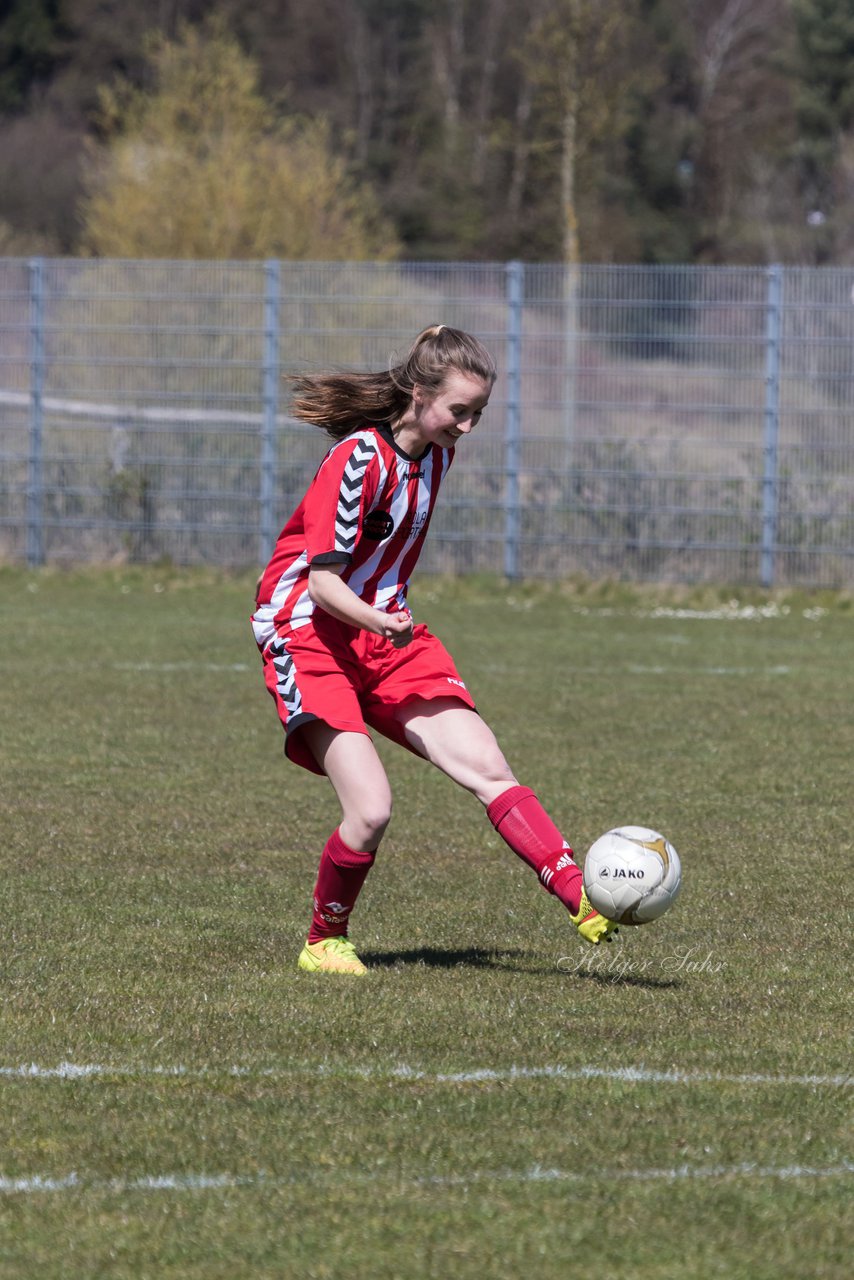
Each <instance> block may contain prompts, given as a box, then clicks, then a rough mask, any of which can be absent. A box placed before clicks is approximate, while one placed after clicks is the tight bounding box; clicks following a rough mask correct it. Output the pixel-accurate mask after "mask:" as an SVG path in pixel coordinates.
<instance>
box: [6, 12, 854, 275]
mask: <svg viewBox="0 0 854 1280" xmlns="http://www.w3.org/2000/svg"><path fill="white" fill-rule="evenodd" d="M852 201H854V0H527V3H525V4H524V5H522V4H517V3H515V2H514V0H253V3H252V4H250V5H247V4H245V0H219V3H218V4H216V5H212V4H210V3H209V2H208V0H0V254H4V255H7V256H9V255H12V256H16V255H21V254H29V253H44V254H50V255H80V254H92V255H99V256H128V257H136V256H142V257H166V258H171V257H176V258H193V257H197V258H253V259H257V258H263V257H267V256H272V257H282V258H292V259H303V260H305V259H339V260H343V259H348V260H360V259H372V260H376V259H393V258H395V257H401V258H405V259H413V260H414V259H439V260H449V261H456V260H460V261H465V260H473V261H478V260H480V261H496V260H504V259H508V258H520V259H523V260H526V261H561V260H564V261H570V262H572V261H585V262H606V263H607V262H642V263H669V262H703V263H722V262H727V263H760V262H768V261H780V262H788V263H802V264H809V265H823V264H837V263H842V262H845V261H847V260H850V255H851V253H852V250H854V218H852V217H851V216H850V211H851V206H852Z"/></svg>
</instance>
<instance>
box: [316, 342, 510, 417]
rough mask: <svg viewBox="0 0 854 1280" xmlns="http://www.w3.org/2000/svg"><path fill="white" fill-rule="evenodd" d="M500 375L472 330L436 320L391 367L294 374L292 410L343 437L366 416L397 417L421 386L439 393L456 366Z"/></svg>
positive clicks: (478, 373)
mask: <svg viewBox="0 0 854 1280" xmlns="http://www.w3.org/2000/svg"><path fill="white" fill-rule="evenodd" d="M453 369H456V370H458V371H459V372H460V373H468V374H471V375H472V376H474V377H476V378H483V380H484V381H485V382H488V383H489V384H490V386H491V385H492V383H493V382H494V381H495V374H496V369H495V361H494V360H493V358H492V356H491V355H490V354H489V352H488V351H487V350H486V348H485V347H484V346H483V345H482V343H480V342H479V341H478V339H477V338H475V337H473V336H472V335H471V334H470V333H465V332H464V331H463V330H462V329H451V328H449V327H448V326H447V325H444V324H433V325H430V327H429V328H427V329H424V330H423V331H422V332H421V333H419V335H418V337H417V338H416V339H415V341H414V342H413V344H412V346H411V347H410V349H409V352H408V354H407V355H406V356H405V357H404V359H403V360H401V361H400V363H398V364H393V365H392V366H391V368H389V370H388V371H387V372H386V373H321V374H302V375H299V376H297V377H294V378H292V379H291V385H292V387H293V403H292V407H291V411H292V413H293V414H294V416H295V417H297V418H301V419H302V421H303V422H310V423H312V424H313V425H314V426H316V427H320V428H321V429H322V430H323V431H325V432H326V434H327V435H330V436H332V438H333V439H334V440H343V438H344V437H345V436H348V435H350V433H351V432H352V431H358V430H359V428H360V427H362V426H364V424H365V423H366V422H394V421H395V420H396V419H397V418H399V417H400V416H401V414H402V413H403V412H404V411H405V410H406V409H407V408H408V406H409V403H410V401H411V399H412V392H413V389H414V388H415V387H416V386H420V387H423V388H424V390H425V391H427V392H428V393H432V394H434V395H435V394H436V392H438V391H439V389H440V388H441V386H442V384H443V382H444V381H445V378H446V377H447V376H448V374H449V373H450V371H451V370H453Z"/></svg>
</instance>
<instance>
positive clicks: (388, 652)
mask: <svg viewBox="0 0 854 1280" xmlns="http://www.w3.org/2000/svg"><path fill="white" fill-rule="evenodd" d="M262 657H263V661H264V680H265V682H266V685H267V688H268V690H269V691H270V693H271V694H272V695H273V699H274V701H275V703H276V710H277V711H278V713H279V719H280V720H281V721H282V724H283V725H284V727H285V735H286V736H285V753H286V755H287V756H288V759H290V760H293V761H294V763H295V764H299V765H302V766H303V768H304V769H310V770H311V771H312V772H313V773H323V770H322V769H321V768H320V766H319V765H318V763H317V761H316V760H315V758H314V756H313V755H312V753H311V751H310V750H309V748H308V745H307V744H306V742H305V741H304V738H303V735H302V734H301V733H299V732H298V730H299V729H300V727H301V726H302V725H305V724H306V723H308V722H310V721H312V720H323V721H324V722H325V723H326V724H328V725H330V726H331V727H332V728H333V729H341V730H344V731H345V732H346V731H349V732H351V733H367V732H368V726H370V727H371V728H372V729H376V730H377V731H378V732H379V733H381V734H383V736H384V737H386V738H390V739H391V740H392V741H393V742H398V743H400V745H401V746H404V747H407V748H409V749H410V750H412V748H411V747H410V745H409V743H408V742H407V740H406V736H405V734H404V731H403V726H402V725H401V723H400V721H399V720H398V719H397V713H398V712H399V710H400V708H401V707H403V706H405V704H406V703H407V702H412V701H413V699H415V698H427V699H431V698H446V697H448V696H449V695H450V696H451V697H453V698H456V699H457V700H458V701H459V702H461V703H463V705H464V706H466V707H472V708H474V699H473V698H472V696H471V694H470V693H469V691H468V689H467V688H466V686H465V684H464V683H463V681H462V680H461V678H460V674H459V672H458V671H457V668H456V666H455V665H454V660H453V658H452V657H451V655H450V654H449V653H448V651H447V649H446V648H445V646H444V645H443V644H442V643H441V641H439V640H437V639H436V637H435V636H434V635H432V634H431V633H430V632H429V631H428V630H427V628H426V627H425V626H424V625H423V623H419V624H418V625H417V626H416V627H415V629H414V631H413V633H412V640H411V641H410V643H409V644H408V645H405V646H404V647H403V648H402V649H396V648H395V647H394V645H393V644H392V643H391V641H390V640H386V639H385V638H384V637H382V636H375V635H371V634H370V632H368V631H360V630H357V629H356V628H355V627H351V626H348V625H347V623H344V622H338V621H337V620H336V619H335V618H332V617H331V616H330V615H329V614H324V613H321V612H320V611H318V612H317V613H316V614H315V618H314V620H313V621H312V622H309V623H306V624H305V625H304V626H302V627H297V629H296V630H295V631H291V632H290V633H289V634H288V635H286V636H282V637H280V638H278V639H276V640H274V641H273V642H272V643H271V644H270V645H268V646H267V648H266V649H265V650H264V651H263V653H262Z"/></svg>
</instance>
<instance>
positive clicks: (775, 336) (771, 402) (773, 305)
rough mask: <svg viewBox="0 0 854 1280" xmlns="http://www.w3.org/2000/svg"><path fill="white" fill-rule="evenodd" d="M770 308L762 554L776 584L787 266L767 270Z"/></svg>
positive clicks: (764, 579)
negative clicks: (783, 335)
mask: <svg viewBox="0 0 854 1280" xmlns="http://www.w3.org/2000/svg"><path fill="white" fill-rule="evenodd" d="M766 278H767V310H766V319H765V425H764V432H763V468H762V556H761V562H760V571H759V572H760V581H761V583H762V586H763V587H773V585H774V578H775V561H776V556H777V524H778V515H779V485H778V476H779V465H780V460H779V439H780V334H781V329H782V311H783V268H782V267H781V266H780V265H779V264H776V263H775V264H774V265H773V266H770V267H769V268H768V270H767V276H766Z"/></svg>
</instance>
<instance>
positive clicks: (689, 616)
mask: <svg viewBox="0 0 854 1280" xmlns="http://www.w3.org/2000/svg"><path fill="white" fill-rule="evenodd" d="M798 612H799V611H798V610H794V613H795V616H797V614H798ZM573 613H578V614H581V615H582V616H583V617H593V618H676V619H679V620H680V621H683V620H684V621H689V622H695V621H697V622H761V621H763V619H767V618H772V619H773V618H788V617H790V616H791V614H792V613H793V610H792V608H791V606H789V605H787V604H776V603H775V602H774V601H770V602H769V603H768V604H760V605H755V604H739V602H738V601H737V600H729V601H728V602H727V603H726V604H723V605H720V606H719V607H718V608H717V609H690V608H683V609H677V608H672V607H670V606H668V605H659V606H658V607H656V608H653V609H621V608H617V607H612V606H610V605H604V606H602V607H601V608H597V607H595V606H590V605H575V606H574V607H573ZM827 613H828V610H827V609H823V608H821V607H816V608H813V609H803V610H800V615H801V617H802V618H806V619H807V621H808V622H820V621H821V619H822V618H825V617H826V616H827Z"/></svg>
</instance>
